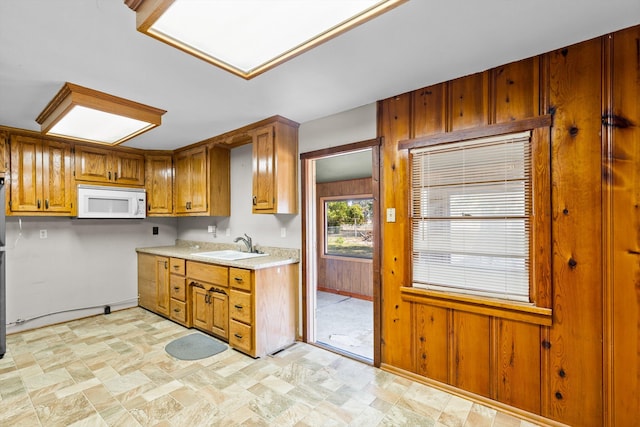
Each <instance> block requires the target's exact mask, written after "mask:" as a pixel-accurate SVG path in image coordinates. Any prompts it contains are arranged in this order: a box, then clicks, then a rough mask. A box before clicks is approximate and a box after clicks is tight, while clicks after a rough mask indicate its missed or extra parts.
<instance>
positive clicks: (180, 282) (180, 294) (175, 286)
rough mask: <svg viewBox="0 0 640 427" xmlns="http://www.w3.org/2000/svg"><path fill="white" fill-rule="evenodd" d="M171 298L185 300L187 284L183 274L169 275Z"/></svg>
mask: <svg viewBox="0 0 640 427" xmlns="http://www.w3.org/2000/svg"><path fill="white" fill-rule="evenodd" d="M170 293H171V298H174V299H177V300H178V301H182V302H185V301H186V300H187V286H186V280H185V278H184V276H176V275H175V274H172V275H171V292H170Z"/></svg>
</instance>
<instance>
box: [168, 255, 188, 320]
mask: <svg viewBox="0 0 640 427" xmlns="http://www.w3.org/2000/svg"><path fill="white" fill-rule="evenodd" d="M169 270H170V275H169V277H170V285H169V294H170V295H171V299H170V301H169V317H170V318H171V320H174V321H176V322H178V323H180V324H181V325H183V326H186V327H190V326H191V310H190V308H191V307H190V306H191V298H190V295H188V291H187V290H188V287H187V278H186V277H185V271H186V269H185V260H184V259H181V258H171V259H170V261H169Z"/></svg>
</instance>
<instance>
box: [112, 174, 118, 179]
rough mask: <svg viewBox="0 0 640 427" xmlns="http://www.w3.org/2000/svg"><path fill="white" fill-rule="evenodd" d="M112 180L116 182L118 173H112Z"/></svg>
mask: <svg viewBox="0 0 640 427" xmlns="http://www.w3.org/2000/svg"><path fill="white" fill-rule="evenodd" d="M113 180H114V181H117V180H118V172H114V173H113Z"/></svg>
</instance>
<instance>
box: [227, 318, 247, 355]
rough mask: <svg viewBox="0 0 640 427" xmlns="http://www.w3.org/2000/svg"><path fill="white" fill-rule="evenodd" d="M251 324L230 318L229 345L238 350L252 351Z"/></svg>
mask: <svg viewBox="0 0 640 427" xmlns="http://www.w3.org/2000/svg"><path fill="white" fill-rule="evenodd" d="M252 332H253V331H252V328H251V326H247V325H245V324H244V323H240V322H236V321H235V320H233V319H232V320H231V322H230V324H229V345H230V346H232V347H233V348H236V349H238V350H240V351H243V352H246V353H251V352H252V351H253V333H252Z"/></svg>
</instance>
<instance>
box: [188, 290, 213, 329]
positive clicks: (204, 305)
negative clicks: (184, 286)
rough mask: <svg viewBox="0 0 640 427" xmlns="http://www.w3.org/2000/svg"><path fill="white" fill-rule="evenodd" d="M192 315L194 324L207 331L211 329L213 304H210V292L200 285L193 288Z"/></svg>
mask: <svg viewBox="0 0 640 427" xmlns="http://www.w3.org/2000/svg"><path fill="white" fill-rule="evenodd" d="M192 289H193V291H192V294H191V295H192V299H191V316H192V319H193V326H195V327H196V328H200V329H202V330H205V331H210V330H211V305H210V304H209V293H208V292H207V291H206V290H204V289H202V288H198V287H195V286H194V287H193V288H192Z"/></svg>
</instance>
